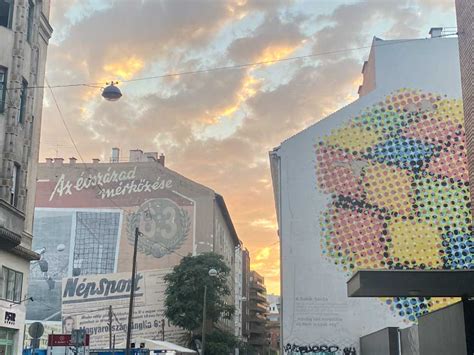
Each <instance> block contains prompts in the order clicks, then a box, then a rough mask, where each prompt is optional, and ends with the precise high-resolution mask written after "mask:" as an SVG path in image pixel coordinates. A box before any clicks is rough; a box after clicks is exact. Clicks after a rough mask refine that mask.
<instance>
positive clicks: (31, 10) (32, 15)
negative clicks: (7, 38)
mask: <svg viewBox="0 0 474 355" xmlns="http://www.w3.org/2000/svg"><path fill="white" fill-rule="evenodd" d="M34 19H35V4H33V1H31V0H30V1H29V2H28V30H27V32H26V40H27V41H28V42H29V43H31V37H32V35H33V21H34Z"/></svg>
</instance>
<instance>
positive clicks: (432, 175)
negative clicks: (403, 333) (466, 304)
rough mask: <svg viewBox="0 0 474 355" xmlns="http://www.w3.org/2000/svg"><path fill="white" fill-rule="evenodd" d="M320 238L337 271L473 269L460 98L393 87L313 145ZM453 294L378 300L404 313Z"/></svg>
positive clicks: (410, 315) (408, 315) (440, 303)
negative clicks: (324, 198) (321, 198)
mask: <svg viewBox="0 0 474 355" xmlns="http://www.w3.org/2000/svg"><path fill="white" fill-rule="evenodd" d="M315 153H316V181H317V186H318V189H319V190H321V191H322V192H324V193H326V194H328V195H330V196H331V198H330V203H329V205H328V206H327V208H326V209H325V211H324V212H323V213H322V215H321V230H322V238H321V247H322V252H323V254H324V256H325V257H326V258H328V260H330V261H331V262H333V263H334V264H336V265H337V266H338V267H340V268H341V269H342V270H343V271H344V272H346V273H348V274H352V273H353V272H355V271H356V270H358V269H368V268H378V269H380V268H383V269H474V260H473V255H474V254H473V252H474V238H473V236H472V224H471V213H470V195H469V181H468V174H467V158H466V149H465V136H464V127H463V108H462V101H461V100H456V99H450V98H447V97H446V96H441V95H436V94H433V93H423V92H421V91H418V90H409V89H402V90H399V91H397V92H395V93H393V94H391V95H389V96H387V97H386V98H385V100H383V101H381V102H379V103H377V104H375V105H373V106H371V107H368V108H367V109H366V110H364V111H363V112H362V113H361V114H359V115H358V116H356V117H353V118H352V119H351V120H349V121H348V122H347V123H346V124H344V126H342V127H340V128H336V129H334V130H332V131H331V133H330V134H329V135H327V136H324V137H322V138H321V139H320V141H319V142H318V143H317V144H316V145H315ZM454 301H456V300H455V299H445V298H404V297H398V298H393V299H384V302H385V303H386V304H387V305H388V306H389V307H390V309H391V310H392V311H393V312H394V314H397V315H399V316H401V317H403V318H404V319H406V320H410V321H416V319H417V317H419V316H420V315H422V314H425V313H427V312H430V311H433V310H436V309H438V308H441V307H444V306H446V305H448V304H450V303H452V302H454Z"/></svg>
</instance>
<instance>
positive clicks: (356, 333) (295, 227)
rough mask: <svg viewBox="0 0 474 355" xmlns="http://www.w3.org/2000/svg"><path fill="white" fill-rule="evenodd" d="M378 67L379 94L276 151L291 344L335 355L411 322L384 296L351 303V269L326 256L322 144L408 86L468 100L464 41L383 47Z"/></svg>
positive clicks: (326, 197) (285, 332)
mask: <svg viewBox="0 0 474 355" xmlns="http://www.w3.org/2000/svg"><path fill="white" fill-rule="evenodd" d="M385 43H386V42H385ZM375 63H376V81H377V83H376V89H375V90H374V91H372V92H370V93H369V94H367V95H366V96H363V97H362V98H360V99H359V100H357V101H355V102H354V103H352V104H351V105H349V106H346V107H344V108H343V109H341V110H340V111H337V112H336V113H334V114H333V115H331V116H329V117H327V118H326V119H324V120H322V121H321V122H319V123H317V124H315V125H313V126H311V127H309V128H307V129H306V130H304V131H302V132H300V133H299V134H297V135H296V136H294V137H292V138H290V139H289V140H287V141H285V142H284V143H282V144H281V146H280V147H279V148H277V150H276V154H277V155H278V156H279V157H280V159H281V161H280V164H281V165H280V176H279V177H278V179H274V181H277V182H278V181H280V182H281V183H280V185H279V186H277V187H278V188H279V189H278V188H277V191H279V195H280V201H278V202H279V203H277V206H280V211H278V212H279V213H280V226H279V230H280V236H281V248H282V260H281V263H282V275H281V278H282V309H283V315H282V323H283V341H282V346H283V347H285V345H286V344H296V345H302V346H308V345H312V346H321V345H326V346H337V347H338V349H339V351H338V352H336V353H335V354H343V349H344V348H345V347H348V348H349V349H352V348H353V350H355V351H356V352H357V354H359V337H360V336H362V335H366V334H368V333H371V332H373V331H376V330H379V329H381V328H384V327H387V326H406V325H407V324H408V323H409V322H408V321H407V320H406V318H405V317H401V316H399V315H397V313H395V312H393V311H391V310H390V309H389V307H388V306H387V305H386V304H384V302H383V301H381V300H379V299H349V298H348V297H347V290H346V281H347V280H348V278H349V276H350V273H351V272H346V271H343V270H342V268H341V266H340V265H335V263H334V260H331V259H330V258H326V257H324V256H323V250H322V246H321V236H322V230H321V225H320V217H321V216H322V213H323V212H324V211H325V210H326V208H327V205H328V203H330V201H331V196H330V194H326V193H324V192H322V191H321V189H319V188H318V185H317V179H316V177H317V172H316V169H315V165H317V161H316V154H315V146H314V145H315V144H316V143H318V142H319V141H320V140H322V139H323V137H324V136H326V135H329V134H331V131H332V130H333V129H334V128H337V127H341V126H343V125H344V124H346V123H347V122H348V121H349V120H351V119H353V118H354V117H355V116H357V115H358V114H359V113H360V112H361V111H362V110H363V109H365V108H367V107H370V106H372V105H373V104H376V103H378V102H380V101H383V100H384V99H385V97H386V95H388V94H390V93H391V92H393V91H396V90H399V89H401V88H410V89H419V90H422V91H423V92H432V93H439V94H446V95H447V96H448V98H460V96H461V92H460V74H459V58H458V48H457V39H456V38H439V39H428V40H416V41H411V42H400V43H398V44H391V45H383V46H380V47H378V48H376V61H375ZM315 99H317V98H315ZM285 353H287V354H291V351H290V350H288V351H286V352H285ZM349 353H350V352H348V354H349ZM308 354H311V352H309V353H308Z"/></svg>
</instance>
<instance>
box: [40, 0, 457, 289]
mask: <svg viewBox="0 0 474 355" xmlns="http://www.w3.org/2000/svg"><path fill="white" fill-rule="evenodd" d="M50 22H51V24H52V26H53V28H54V34H53V38H52V40H51V42H50V45H49V50H48V62H47V73H46V76H47V80H48V82H49V83H50V84H51V85H52V86H54V85H62V84H71V83H99V84H100V85H93V86H104V85H105V82H106V81H110V80H118V81H119V82H120V81H126V80H130V79H137V78H144V77H150V76H161V75H164V74H170V73H182V72H189V71H196V70H201V69H207V68H215V67H223V66H232V65H239V64H246V63H254V62H261V61H269V60H275V59H282V58H286V57H294V56H301V55H308V54H317V53H327V52H334V51H337V53H336V54H326V55H320V56H314V57H311V58H306V59H298V60H289V61H283V62H277V63H269V64H264V65H258V66H252V67H246V68H244V69H232V70H219V71H210V72H204V73H199V74H188V75H176V76H170V77H167V78H157V79H153V80H141V81H134V82H128V83H126V82H124V83H121V84H120V88H121V90H122V92H123V94H124V96H123V98H122V99H121V100H120V101H118V102H115V103H110V102H106V101H104V100H103V99H102V98H101V97H100V89H99V88H95V87H75V88H57V89H54V93H55V95H56V97H57V100H58V103H59V106H60V108H61V110H62V112H63V115H64V119H65V121H66V122H67V124H68V126H69V127H70V129H71V132H72V135H73V138H74V140H75V142H76V144H77V146H78V149H79V151H80V153H81V155H82V156H83V158H84V160H85V161H90V160H91V159H92V158H100V159H102V160H106V161H108V159H109V157H110V150H111V148H112V147H119V148H120V149H121V150H122V152H124V153H126V152H128V150H129V149H136V148H140V149H143V150H146V151H159V152H160V153H164V154H165V155H166V165H167V166H168V167H169V168H171V169H173V170H175V171H177V172H179V173H180V174H182V175H185V176H186V177H188V178H190V179H193V180H196V181H197V182H199V183H202V184H204V185H207V186H209V187H210V188H212V189H214V190H215V191H217V192H219V193H220V194H222V195H223V196H224V198H225V200H226V203H227V206H228V208H229V210H230V213H231V216H232V219H233V221H234V224H235V226H236V229H237V232H238V234H239V237H240V239H242V240H243V242H244V244H245V246H246V247H247V248H248V249H249V250H250V253H251V258H252V267H253V268H254V269H256V270H257V271H258V272H260V273H261V274H262V275H263V276H264V277H265V282H266V284H267V288H268V291H269V292H271V293H277V294H279V250H278V248H279V246H278V236H277V224H276V220H275V208H274V201H273V192H272V183H271V178H270V169H269V162H268V152H269V151H270V150H272V149H273V148H274V147H276V146H278V145H279V144H280V142H281V141H283V140H285V139H286V138H288V137H290V136H292V135H293V134H295V133H297V132H299V131H301V130H302V129H304V128H306V127H308V126H309V125H311V124H313V123H315V122H317V121H318V120H320V119H322V118H323V117H325V116H327V115H328V114H330V113H331V112H334V111H335V110H337V109H338V108H340V107H342V106H344V105H346V104H348V103H349V102H351V101H353V100H355V99H356V98H357V89H358V86H359V84H360V82H361V74H360V70H361V67H362V63H363V60H364V59H366V58H367V56H368V51H369V49H368V48H362V49H358V50H349V51H344V52H341V51H340V50H344V49H354V48H359V47H366V46H369V45H370V43H371V41H372V38H373V36H377V37H381V38H383V39H396V38H413V37H426V36H427V35H428V31H429V29H430V27H455V26H456V19H455V12H454V0H406V1H405V0H393V1H392V0H367V1H342V0H306V1H304V0H301V1H297V0H294V1H290V0H168V1H165V0H148V1H146V0H115V1H114V0H52V9H51V19H50ZM56 155H58V156H60V157H64V158H69V157H71V156H76V157H77V158H79V157H78V156H77V153H76V151H75V149H74V147H73V144H72V143H71V141H70V139H69V138H68V136H67V134H66V131H65V128H64V125H63V123H62V121H61V119H60V116H59V114H58V110H57V108H56V106H55V105H54V102H53V100H52V97H51V95H50V93H49V92H48V91H46V94H45V105H44V112H43V124H42V136H41V153H40V159H41V160H44V158H46V157H55V156H56ZM127 156H128V154H127Z"/></svg>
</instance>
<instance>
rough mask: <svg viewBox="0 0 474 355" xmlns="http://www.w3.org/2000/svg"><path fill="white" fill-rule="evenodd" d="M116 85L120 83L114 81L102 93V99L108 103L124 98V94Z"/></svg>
mask: <svg viewBox="0 0 474 355" xmlns="http://www.w3.org/2000/svg"><path fill="white" fill-rule="evenodd" d="M107 84H108V83H107ZM116 84H118V82H113V81H112V82H111V83H110V85H109V86H107V87H106V88H105V89H104V90H103V91H102V97H103V98H104V99H106V100H107V101H117V100H118V99H120V98H121V97H122V92H121V91H120V89H119V88H118V87H117V86H115V85H116Z"/></svg>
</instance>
